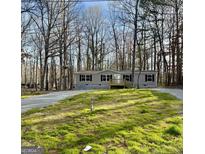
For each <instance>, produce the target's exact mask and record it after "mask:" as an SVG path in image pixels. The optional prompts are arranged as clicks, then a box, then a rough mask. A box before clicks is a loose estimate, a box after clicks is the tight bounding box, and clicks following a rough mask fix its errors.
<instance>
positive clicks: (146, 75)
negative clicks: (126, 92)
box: [145, 74, 147, 82]
mask: <svg viewBox="0 0 205 154" xmlns="http://www.w3.org/2000/svg"><path fill="white" fill-rule="evenodd" d="M145 82H147V74H145Z"/></svg>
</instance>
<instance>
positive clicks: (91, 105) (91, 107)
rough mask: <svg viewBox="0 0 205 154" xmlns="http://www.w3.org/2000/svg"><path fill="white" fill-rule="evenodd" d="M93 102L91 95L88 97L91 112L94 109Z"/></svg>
mask: <svg viewBox="0 0 205 154" xmlns="http://www.w3.org/2000/svg"><path fill="white" fill-rule="evenodd" d="M93 103H94V98H93V97H91V99H90V112H93V111H94V105H93Z"/></svg>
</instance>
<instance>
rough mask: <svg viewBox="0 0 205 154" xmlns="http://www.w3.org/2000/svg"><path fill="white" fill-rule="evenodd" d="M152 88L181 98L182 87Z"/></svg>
mask: <svg viewBox="0 0 205 154" xmlns="http://www.w3.org/2000/svg"><path fill="white" fill-rule="evenodd" d="M153 90H157V91H160V92H163V93H169V94H171V95H173V96H175V97H176V98H178V99H181V100H183V89H171V88H154V89H153Z"/></svg>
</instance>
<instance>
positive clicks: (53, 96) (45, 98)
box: [21, 90, 88, 112]
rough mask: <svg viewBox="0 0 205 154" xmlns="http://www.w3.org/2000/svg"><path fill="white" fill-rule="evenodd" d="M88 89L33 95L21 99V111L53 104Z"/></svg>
mask: <svg viewBox="0 0 205 154" xmlns="http://www.w3.org/2000/svg"><path fill="white" fill-rule="evenodd" d="M87 91H88V90H72V91H60V92H51V93H49V94H45V95H39V96H31V97H29V98H26V99H21V112H25V111H27V110H30V109H32V108H41V107H45V106H48V105H51V104H54V103H56V102H58V101H60V100H62V99H64V98H68V97H72V96H75V95H78V94H81V93H84V92H87Z"/></svg>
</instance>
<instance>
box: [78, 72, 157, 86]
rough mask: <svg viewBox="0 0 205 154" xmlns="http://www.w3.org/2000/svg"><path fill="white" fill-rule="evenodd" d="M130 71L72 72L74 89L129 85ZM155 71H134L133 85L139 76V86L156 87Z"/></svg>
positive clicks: (135, 84)
mask: <svg viewBox="0 0 205 154" xmlns="http://www.w3.org/2000/svg"><path fill="white" fill-rule="evenodd" d="M131 74H132V72H131V71H114V70H104V71H80V72H75V73H74V88H75V89H100V88H102V89H108V88H112V87H113V88H114V87H131V85H132V75H131ZM156 75H157V72H156V71H141V73H140V74H139V72H138V71H135V75H134V86H135V87H137V81H138V76H139V87H140V88H154V87H157V80H156Z"/></svg>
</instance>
